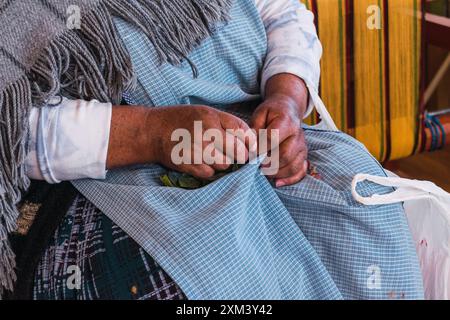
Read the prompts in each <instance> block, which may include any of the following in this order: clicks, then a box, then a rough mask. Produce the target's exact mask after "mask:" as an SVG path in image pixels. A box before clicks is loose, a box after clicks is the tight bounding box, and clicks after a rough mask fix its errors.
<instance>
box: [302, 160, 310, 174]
mask: <svg viewBox="0 0 450 320" xmlns="http://www.w3.org/2000/svg"><path fill="white" fill-rule="evenodd" d="M308 169H309V161H308V160H306V161H305V163H304V165H303V170H304V171H305V172H308Z"/></svg>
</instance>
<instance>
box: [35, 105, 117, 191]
mask: <svg viewBox="0 0 450 320" xmlns="http://www.w3.org/2000/svg"><path fill="white" fill-rule="evenodd" d="M56 102H58V101H56ZM50 103H55V101H51V102H50ZM111 114H112V105H111V104H110V103H100V102H98V101H97V100H92V101H83V100H69V99H65V98H63V99H62V101H61V102H60V103H59V104H58V105H56V106H45V107H42V108H33V110H32V111H31V115H30V121H29V124H30V137H29V143H30V150H29V154H28V156H27V159H26V167H27V173H28V176H29V177H30V178H32V179H39V180H46V181H47V182H49V183H59V182H61V181H70V180H77V179H84V178H91V179H104V178H105V177H106V158H107V153H108V144H109V134H110V127H111Z"/></svg>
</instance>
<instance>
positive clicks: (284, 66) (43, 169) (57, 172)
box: [26, 0, 322, 183]
mask: <svg viewBox="0 0 450 320" xmlns="http://www.w3.org/2000/svg"><path fill="white" fill-rule="evenodd" d="M255 3H256V7H257V9H258V11H259V13H260V16H261V19H262V21H263V23H264V26H265V29H266V33H267V41H268V51H267V56H266V60H265V64H264V68H263V71H262V79H261V91H262V94H264V89H265V86H266V83H267V81H268V80H269V79H270V78H271V77H272V76H274V75H276V74H280V73H291V74H294V75H296V76H298V77H300V78H302V79H303V80H304V81H305V82H306V83H307V84H308V86H309V88H310V90H315V91H317V88H318V83H319V78H320V58H321V56H322V47H321V44H320V41H319V40H318V37H317V33H316V29H315V26H314V16H313V14H312V13H311V12H310V11H308V10H307V9H306V8H305V6H304V5H303V4H301V3H300V2H299V1H298V0H255ZM56 100H57V99H56ZM55 102H59V104H58V105H57V106H48V107H42V108H33V109H32V111H31V114H30V139H29V141H30V152H29V155H28V157H27V160H26V167H27V173H28V176H29V177H30V178H32V179H37V180H46V181H47V182H49V183H59V182H61V181H67V180H75V179H83V178H92V179H104V178H105V176H106V158H107V153H108V141H109V134H110V127H111V113H112V105H111V104H110V103H100V102H98V101H96V100H92V101H84V100H69V99H65V98H63V100H62V101H55ZM50 103H52V102H50ZM312 107H313V106H312V105H311V104H310V106H309V108H308V111H307V112H306V114H305V117H306V116H307V115H308V114H309V113H310V111H311V110H312Z"/></svg>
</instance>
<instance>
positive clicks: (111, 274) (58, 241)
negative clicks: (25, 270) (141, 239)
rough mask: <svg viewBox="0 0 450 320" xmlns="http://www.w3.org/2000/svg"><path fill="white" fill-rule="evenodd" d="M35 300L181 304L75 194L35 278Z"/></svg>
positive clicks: (161, 275) (158, 274)
mask: <svg viewBox="0 0 450 320" xmlns="http://www.w3.org/2000/svg"><path fill="white" fill-rule="evenodd" d="M33 298H34V299H51V300H54V299H77V300H78V299H80V300H84V299H158V300H172V299H173V300H175V299H185V296H184V294H183V292H182V291H181V289H180V288H179V287H178V286H177V284H176V283H175V282H174V281H173V280H172V279H171V278H170V277H169V275H167V273H166V272H164V270H163V269H162V268H161V267H160V266H159V265H158V263H157V262H156V261H155V260H153V259H152V257H150V256H149V255H148V254H147V253H146V252H145V251H144V250H143V249H142V248H140V247H139V246H138V245H137V244H136V242H135V241H133V240H132V239H131V238H130V237H129V236H128V235H127V234H126V233H125V232H124V231H122V230H121V229H120V228H119V227H118V226H117V225H115V224H114V223H113V222H112V221H111V220H110V219H108V218H107V217H106V216H105V215H104V214H103V213H102V212H101V211H100V210H99V209H97V208H96V207H95V206H94V205H93V204H92V203H91V202H89V200H87V199H86V198H85V197H83V196H82V195H80V194H78V195H77V196H76V198H75V201H74V202H73V204H72V205H71V207H70V209H69V210H68V212H67V214H66V215H65V216H64V218H63V220H62V222H61V223H60V225H59V227H58V228H57V230H56V232H54V234H53V236H52V237H51V238H50V241H49V243H48V244H47V246H46V248H45V250H44V252H43V254H42V256H41V258H40V261H39V263H38V264H37V267H36V269H35V273H34V285H33Z"/></svg>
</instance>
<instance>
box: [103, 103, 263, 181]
mask: <svg viewBox="0 0 450 320" xmlns="http://www.w3.org/2000/svg"><path fill="white" fill-rule="evenodd" d="M195 124H196V125H195ZM210 129H215V130H210ZM205 133H206V135H205V136H204V134H205ZM208 135H209V137H208ZM203 140H207V141H203ZM256 143H257V139H256V135H255V134H254V132H253V131H252V130H251V129H250V128H249V126H248V125H247V124H246V123H245V122H244V121H243V120H241V119H239V118H238V117H236V116H233V115H231V114H229V113H226V112H222V111H219V110H217V109H214V108H211V107H208V106H202V105H189V106H171V107H158V108H148V107H132V106H116V107H113V115H112V124H111V134H110V143H109V151H108V161H107V164H108V168H115V167H120V166H126V165H131V164H139V163H159V164H162V165H164V166H165V167H168V168H171V169H174V170H176V171H179V172H183V173H188V174H191V175H193V176H195V177H198V178H210V177H212V176H213V175H214V174H215V172H216V171H221V170H226V169H227V168H228V167H229V166H230V165H231V164H232V163H234V162H235V160H236V159H237V160H239V162H241V161H244V162H245V161H247V160H248V158H249V150H250V152H255V151H256V148H257V146H256ZM181 147H182V148H181ZM181 149H182V151H181V152H180V150H181ZM189 153H190V154H189ZM180 160H181V161H180Z"/></svg>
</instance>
